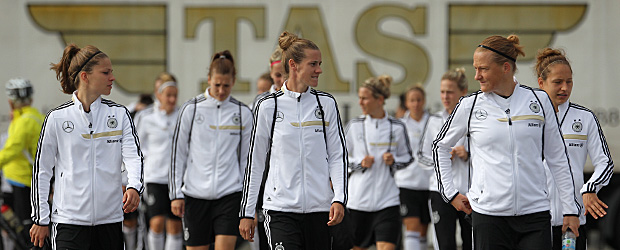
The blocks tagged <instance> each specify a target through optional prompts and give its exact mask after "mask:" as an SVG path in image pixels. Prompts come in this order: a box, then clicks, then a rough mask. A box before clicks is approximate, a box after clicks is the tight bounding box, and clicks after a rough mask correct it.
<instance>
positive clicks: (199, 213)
mask: <svg viewBox="0 0 620 250" xmlns="http://www.w3.org/2000/svg"><path fill="white" fill-rule="evenodd" d="M240 204H241V192H236V193H232V194H229V195H226V196H224V197H222V198H219V199H217V200H203V199H196V198H192V197H190V196H185V215H184V216H183V234H184V239H185V244H186V245H187V246H203V245H209V244H211V243H213V242H215V236H216V235H233V236H239V206H240Z"/></svg>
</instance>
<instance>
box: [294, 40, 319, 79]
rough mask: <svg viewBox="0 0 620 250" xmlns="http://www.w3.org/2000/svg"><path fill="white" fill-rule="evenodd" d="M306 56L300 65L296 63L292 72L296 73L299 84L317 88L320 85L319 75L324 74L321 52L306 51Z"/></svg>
mask: <svg viewBox="0 0 620 250" xmlns="http://www.w3.org/2000/svg"><path fill="white" fill-rule="evenodd" d="M304 55H305V57H304V59H303V60H301V62H300V63H295V67H294V68H293V67H291V70H294V71H295V72H296V76H297V77H296V80H297V82H299V83H303V84H304V85H306V86H310V87H313V88H315V87H316V86H318V85H319V75H320V74H321V73H323V70H322V69H321V63H322V62H323V61H321V51H320V50H315V49H305V50H304Z"/></svg>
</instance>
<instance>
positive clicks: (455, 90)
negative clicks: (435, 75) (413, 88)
mask: <svg viewBox="0 0 620 250" xmlns="http://www.w3.org/2000/svg"><path fill="white" fill-rule="evenodd" d="M439 91H441V104H443V107H444V108H445V109H446V110H447V111H448V112H449V113H452V111H453V110H454V108H455V107H456V104H458V103H459V99H460V98H461V96H464V95H465V94H466V93H467V90H460V89H459V86H458V84H457V83H456V82H455V81H452V80H448V79H443V80H441V86H440V87H439Z"/></svg>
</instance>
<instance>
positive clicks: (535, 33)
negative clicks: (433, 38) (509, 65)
mask: <svg viewBox="0 0 620 250" xmlns="http://www.w3.org/2000/svg"><path fill="white" fill-rule="evenodd" d="M586 8H587V5H585V4H581V5H481V4H462V5H461V4H453V5H450V15H449V18H450V22H449V23H450V27H449V33H450V35H449V36H450V59H449V65H450V68H457V67H464V68H465V69H467V71H466V72H468V73H466V75H467V78H468V81H469V82H470V84H469V90H470V91H475V90H478V89H479V86H478V84H471V83H476V81H475V79H474V73H473V68H472V63H473V54H474V50H475V49H476V48H477V46H478V43H480V42H482V40H484V39H485V38H486V37H488V36H491V35H503V36H507V35H510V34H513V33H514V34H517V35H519V38H520V39H519V41H520V44H521V45H523V46H524V50H525V57H524V58H519V59H518V60H517V62H528V61H531V60H535V58H534V57H535V56H536V51H537V50H538V49H539V48H545V47H548V46H549V45H550V44H551V42H552V40H553V37H554V35H555V33H557V32H559V31H567V30H569V29H571V28H573V27H575V26H576V25H577V24H578V23H579V22H580V21H581V20H582V19H583V17H584V15H585V13H586ZM534 17H535V18H534ZM470 69H471V70H470Z"/></svg>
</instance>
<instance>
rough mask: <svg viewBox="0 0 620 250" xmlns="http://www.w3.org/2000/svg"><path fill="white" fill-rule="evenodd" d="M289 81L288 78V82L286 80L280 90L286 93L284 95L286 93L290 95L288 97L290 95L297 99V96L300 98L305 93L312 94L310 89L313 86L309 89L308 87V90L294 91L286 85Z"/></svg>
mask: <svg viewBox="0 0 620 250" xmlns="http://www.w3.org/2000/svg"><path fill="white" fill-rule="evenodd" d="M287 83H288V80H287V81H286V82H284V84H282V88H281V89H280V90H282V93H284V95H285V96H288V97H290V98H295V99H297V98H300V97H301V96H302V95H303V96H306V95H309V94H310V90H311V89H312V88H311V87H308V89H306V91H305V92H303V93H297V92H294V91H291V90H289V89H288V88H287V87H286V84H287Z"/></svg>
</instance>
